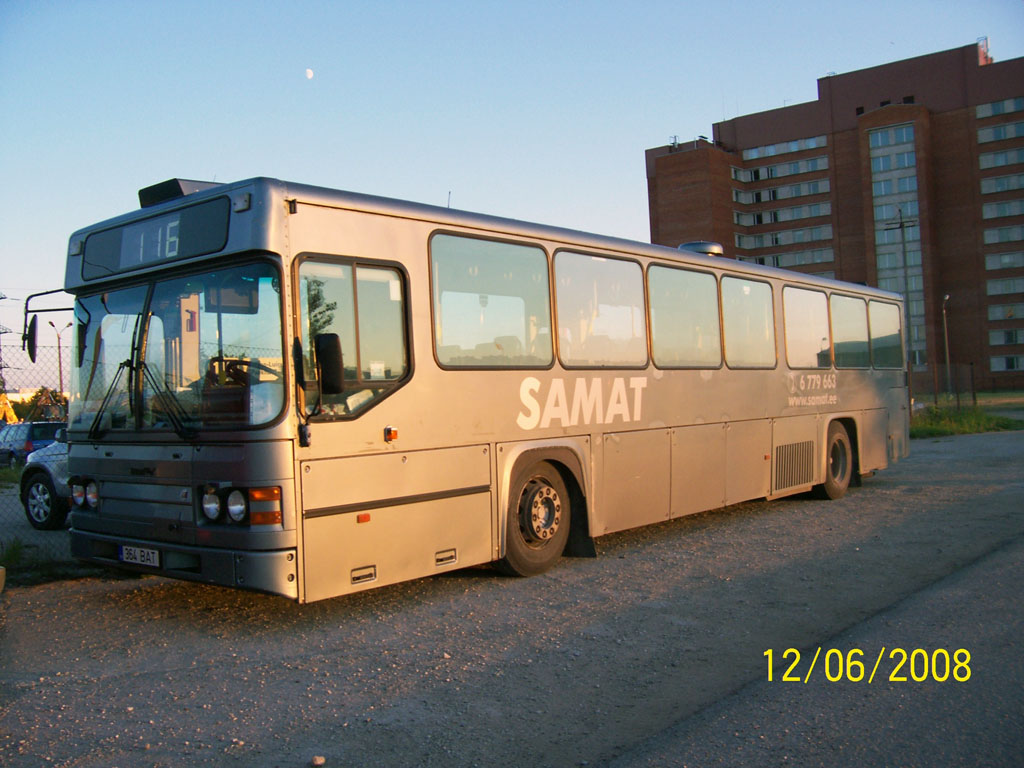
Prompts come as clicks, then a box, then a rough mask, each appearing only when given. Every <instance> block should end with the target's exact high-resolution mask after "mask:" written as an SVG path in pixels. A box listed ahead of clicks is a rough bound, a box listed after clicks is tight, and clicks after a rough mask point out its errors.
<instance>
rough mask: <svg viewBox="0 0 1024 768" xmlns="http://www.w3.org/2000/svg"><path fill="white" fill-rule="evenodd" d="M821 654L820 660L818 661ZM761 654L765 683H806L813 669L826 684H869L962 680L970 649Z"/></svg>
mask: <svg viewBox="0 0 1024 768" xmlns="http://www.w3.org/2000/svg"><path fill="white" fill-rule="evenodd" d="M823 651H824V652H823ZM823 655H824V659H823V660H821V661H820V663H819V659H821V656H823ZM764 656H765V658H767V659H768V682H769V683H774V682H783V683H804V684H806V683H809V682H810V680H811V677H812V676H813V675H814V674H815V673H816V672H818V674H821V673H822V672H823V673H824V675H825V679H826V680H827V681H828V682H830V683H838V682H840V681H842V680H846V681H847V682H851V683H861V682H867V683H868V684H871V683H873V682H875V681H876V679H877V680H879V681H883V680H884V681H888V682H890V683H907V682H915V683H923V682H925V681H927V680H933V681H935V682H937V683H946V682H956V683H966V682H967V681H968V680H970V679H971V652H970V651H968V650H967V649H966V648H957V649H956V650H952V651H950V650H947V649H945V648H935V649H933V650H930V651H929V650H925V649H924V648H914V649H912V650H907V649H904V648H886V647H885V646H882V648H880V649H879V651H878V654H877V656H876V655H874V654H872V655H871V656H868V655H867V654H865V653H864V651H863V650H861V649H860V648H851V649H849V650H847V651H842V650H840V649H839V648H827V649H822V648H821V646H818V647H817V648H816V649H815V650H814V654H813V656H811V655H810V651H809V650H808V651H807V653H806V654H804V653H801V652H800V650H799V649H797V648H787V649H786V650H784V651H782V653H781V654H778V655H777V654H776V651H775V650H773V649H771V648H769V649H768V650H767V651H765V652H764ZM780 657H781V658H780ZM808 659H809V661H808ZM777 660H778V669H776V661H777ZM869 667H870V669H869ZM779 672H781V674H779Z"/></svg>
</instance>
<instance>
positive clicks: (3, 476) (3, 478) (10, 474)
mask: <svg viewBox="0 0 1024 768" xmlns="http://www.w3.org/2000/svg"><path fill="white" fill-rule="evenodd" d="M20 480H21V467H0V486H3V485H17V484H18V482H19V481H20Z"/></svg>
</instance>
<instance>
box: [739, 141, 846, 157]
mask: <svg viewBox="0 0 1024 768" xmlns="http://www.w3.org/2000/svg"><path fill="white" fill-rule="evenodd" d="M827 143H828V141H827V138H826V137H825V136H812V137H810V138H807V139H794V140H793V141H782V142H779V143H778V144H768V145H765V146H763V147H752V148H750V149H744V150H743V159H744V160H757V159H758V158H761V157H774V156H775V155H782V154H785V153H787V152H802V151H803V150H805V149H817V148H818V147H824V146H826V145H827Z"/></svg>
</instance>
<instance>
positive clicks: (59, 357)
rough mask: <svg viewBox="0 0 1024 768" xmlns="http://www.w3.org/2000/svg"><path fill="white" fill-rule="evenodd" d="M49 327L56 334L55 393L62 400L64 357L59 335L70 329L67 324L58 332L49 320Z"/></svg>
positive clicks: (69, 325)
mask: <svg viewBox="0 0 1024 768" xmlns="http://www.w3.org/2000/svg"><path fill="white" fill-rule="evenodd" d="M50 327H51V328H53V330H54V331H56V333H57V378H58V382H59V386H58V387H57V391H58V392H59V393H60V397H61V398H63V397H64V356H63V354H62V353H61V347H60V337H61V334H62V333H64V331H66V330H67V329H68V328H70V327H71V323H68V324H67V325H65V326H64V327H63V328H60V329H59V330H58V328H57V326H56V325H54V324H53V320H51V321H50Z"/></svg>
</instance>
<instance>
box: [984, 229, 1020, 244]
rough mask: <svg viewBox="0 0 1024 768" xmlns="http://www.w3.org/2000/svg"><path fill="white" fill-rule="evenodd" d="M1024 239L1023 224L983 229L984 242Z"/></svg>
mask: <svg viewBox="0 0 1024 768" xmlns="http://www.w3.org/2000/svg"><path fill="white" fill-rule="evenodd" d="M1018 240H1024V226H1015V227H996V228H995V229H986V230H985V244H986V245H991V244H992V243H1014V242H1017V241H1018Z"/></svg>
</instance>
